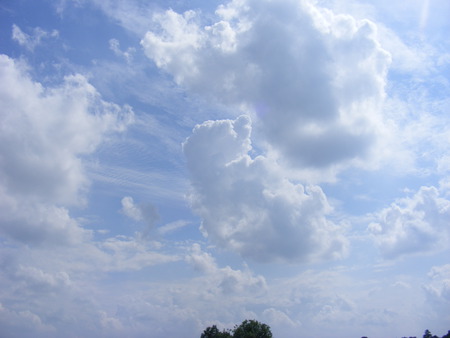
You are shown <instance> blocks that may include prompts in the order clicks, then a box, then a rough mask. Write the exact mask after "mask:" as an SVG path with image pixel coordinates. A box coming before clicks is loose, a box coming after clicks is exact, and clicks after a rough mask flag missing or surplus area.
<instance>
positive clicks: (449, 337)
mask: <svg viewBox="0 0 450 338" xmlns="http://www.w3.org/2000/svg"><path fill="white" fill-rule="evenodd" d="M442 338H450V330H448V332H447V334H446V335H445V336H442Z"/></svg>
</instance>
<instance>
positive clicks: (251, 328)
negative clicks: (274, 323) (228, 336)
mask: <svg viewBox="0 0 450 338" xmlns="http://www.w3.org/2000/svg"><path fill="white" fill-rule="evenodd" d="M233 333H234V334H233V337H234V338H272V332H271V331H270V327H269V326H268V325H266V324H263V323H260V322H258V321H256V320H244V321H243V322H242V324H241V325H239V326H236V327H235V328H234V330H233Z"/></svg>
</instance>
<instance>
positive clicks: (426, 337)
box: [423, 329, 439, 338]
mask: <svg viewBox="0 0 450 338" xmlns="http://www.w3.org/2000/svg"><path fill="white" fill-rule="evenodd" d="M423 338H439V337H438V336H436V335H432V334H431V332H430V330H428V329H426V330H425V333H424V334H423Z"/></svg>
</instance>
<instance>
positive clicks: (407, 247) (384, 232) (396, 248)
mask: <svg viewBox="0 0 450 338" xmlns="http://www.w3.org/2000/svg"><path fill="white" fill-rule="evenodd" d="M375 217H376V220H375V221H374V222H372V223H371V224H370V225H369V228H368V229H369V231H370V233H371V234H372V235H373V238H374V240H375V243H376V244H377V245H378V247H379V248H380V250H381V252H382V254H383V255H384V256H385V257H386V258H397V257H399V256H402V255H407V254H414V253H419V252H433V251H438V250H441V249H443V248H446V247H448V242H449V239H450V227H449V220H450V200H448V199H446V198H444V197H442V196H441V192H440V190H439V189H437V188H436V187H421V188H420V189H419V190H418V191H417V192H416V193H415V194H414V195H413V196H411V197H405V198H402V199H399V200H397V201H396V202H394V203H392V204H391V206H389V207H388V208H385V209H383V210H381V211H380V212H378V213H377V214H376V215H375Z"/></svg>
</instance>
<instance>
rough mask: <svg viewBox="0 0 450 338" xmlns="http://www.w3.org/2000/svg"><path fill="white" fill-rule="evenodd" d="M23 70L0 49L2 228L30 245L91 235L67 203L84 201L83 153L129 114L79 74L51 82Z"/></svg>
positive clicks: (119, 126) (127, 120)
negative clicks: (55, 83) (51, 84)
mask: <svg viewBox="0 0 450 338" xmlns="http://www.w3.org/2000/svg"><path fill="white" fill-rule="evenodd" d="M24 68H25V67H24V65H23V64H21V63H19V62H17V61H15V60H14V59H11V58H9V57H8V56H5V55H0V101H1V102H2V107H1V113H2V124H1V125H0V205H1V207H0V209H1V215H0V224H1V232H2V233H3V234H4V235H5V234H6V235H8V236H10V237H11V238H15V239H17V240H20V241H24V242H29V243H31V242H40V241H44V240H50V239H52V240H51V241H54V242H58V240H57V239H59V240H61V242H64V243H70V242H73V241H77V240H79V239H81V238H83V237H84V236H85V235H89V233H88V232H87V231H85V230H84V229H82V228H81V227H80V226H79V224H78V223H77V222H76V221H75V220H74V219H71V217H70V216H69V213H68V210H67V209H66V207H67V206H73V205H82V204H83V203H84V197H85V193H86V191H87V188H88V186H89V181H88V179H87V177H86V174H85V169H84V165H83V160H82V158H83V156H87V155H89V154H91V153H93V152H94V151H95V149H96V148H97V147H98V145H99V144H100V143H101V142H103V141H104V139H105V136H106V135H108V133H111V132H115V131H121V130H123V129H124V128H125V127H126V125H127V124H128V123H130V122H131V120H132V116H133V115H132V112H131V110H130V109H129V108H127V107H125V108H121V107H118V106H117V105H114V104H111V103H108V102H105V101H103V100H101V98H100V95H99V94H98V92H97V91H96V90H95V88H94V87H93V86H92V85H90V84H89V83H88V81H87V80H86V78H84V77H83V76H81V75H72V76H67V77H65V79H64V82H63V83H62V84H61V85H59V86H55V87H52V88H50V87H44V86H43V85H42V84H40V83H38V82H34V81H33V80H32V79H31V78H30V76H29V75H28V74H27V72H26V70H25V69H24Z"/></svg>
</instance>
